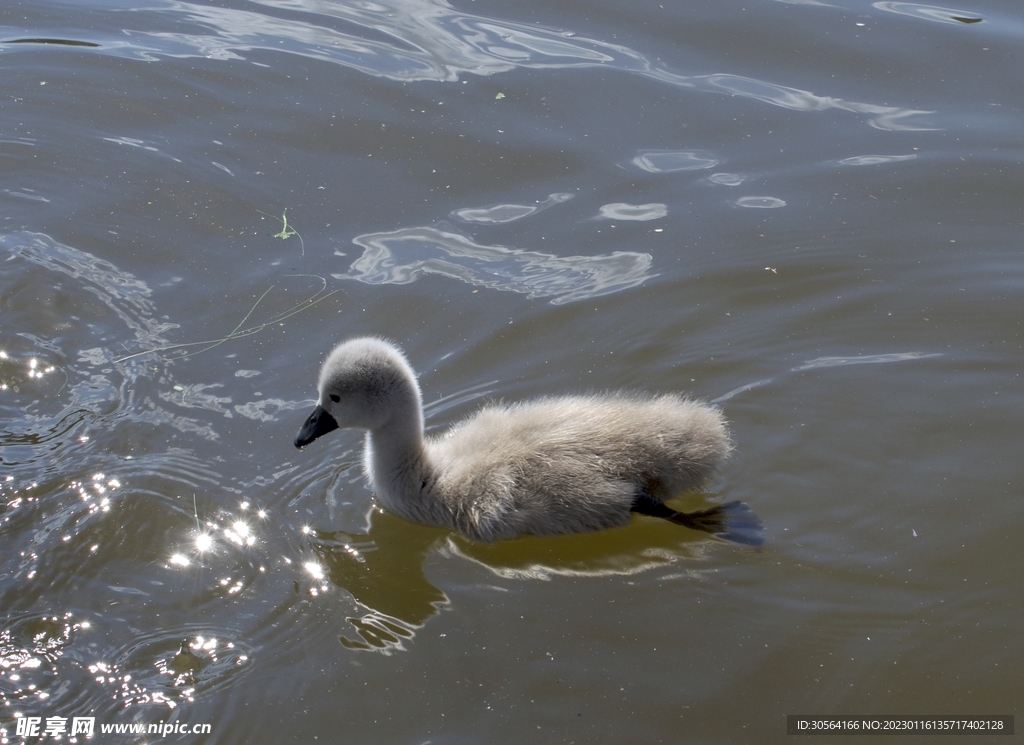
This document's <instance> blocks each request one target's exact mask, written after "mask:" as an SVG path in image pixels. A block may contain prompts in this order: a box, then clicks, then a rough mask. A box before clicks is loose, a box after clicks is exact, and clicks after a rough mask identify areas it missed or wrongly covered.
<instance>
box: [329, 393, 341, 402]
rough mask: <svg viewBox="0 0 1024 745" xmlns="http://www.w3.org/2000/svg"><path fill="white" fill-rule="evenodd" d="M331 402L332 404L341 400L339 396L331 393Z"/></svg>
mask: <svg viewBox="0 0 1024 745" xmlns="http://www.w3.org/2000/svg"><path fill="white" fill-rule="evenodd" d="M331 400H332V401H333V402H334V403H338V402H339V401H340V400H341V396H339V395H338V394H337V393H332V394H331Z"/></svg>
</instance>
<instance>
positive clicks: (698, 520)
mask: <svg viewBox="0 0 1024 745" xmlns="http://www.w3.org/2000/svg"><path fill="white" fill-rule="evenodd" d="M668 519H669V520H671V521H672V522H674V523H678V524H679V525H685V526H686V527H688V528H693V529H694V530H703V531H704V532H705V533H710V534H711V535H713V536H715V537H716V538H722V539H724V540H726V541H732V542H733V543H742V544H745V545H747V546H760V545H761V544H762V543H764V527H763V526H762V525H761V519H760V518H759V517H758V516H757V515H755V514H754V511H753V510H752V509H750V508H749V507H747V505H745V504H743V502H738V501H737V502H726V503H725V504H720V505H718V506H717V507H712V508H710V509H707V510H697V511H696V512H676V513H675V514H674V515H672V516H671V517H669V518H668Z"/></svg>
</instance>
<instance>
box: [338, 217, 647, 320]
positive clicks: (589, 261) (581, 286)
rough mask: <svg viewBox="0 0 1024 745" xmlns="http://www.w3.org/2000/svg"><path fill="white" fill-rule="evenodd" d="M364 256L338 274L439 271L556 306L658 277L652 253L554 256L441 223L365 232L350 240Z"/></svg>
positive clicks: (388, 277) (399, 279)
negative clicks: (485, 241)
mask: <svg viewBox="0 0 1024 745" xmlns="http://www.w3.org/2000/svg"><path fill="white" fill-rule="evenodd" d="M352 242H353V243H355V244H356V245H357V246H360V247H361V248H362V249H363V255H362V256H360V257H359V258H358V259H356V260H355V261H354V262H352V266H351V267H350V268H349V270H348V271H347V272H345V273H343V274H334V275H332V276H334V277H335V278H336V279H355V280H358V281H360V282H365V283H367V284H371V285H379V284H395V285H404V284H409V283H410V282H415V281H416V280H417V279H419V278H420V277H422V276H424V275H427V274H439V275H441V276H444V277H449V278H451V279H457V280H460V281H462V282H466V283H468V284H471V285H478V286H480V287H489V288H492V289H496V290H506V291H510V292H520V293H523V294H524V295H526V296H528V297H531V298H538V297H549V298H551V302H552V303H553V304H555V305H558V304H561V303H569V302H573V301H574V300H584V299H587V298H593V297H598V296H600V295H608V294H610V293H612V292H619V291H620V290H625V289H628V288H630V287H636V286H637V285H639V284H642V283H643V282H644V281H645V280H647V279H650V278H651V277H654V276H656V275H655V274H653V273H652V272H651V255H650V254H645V253H636V252H633V251H614V252H612V253H610V254H600V255H598V256H555V255H554V254H547V253H541V252H539V251H527V250H524V249H521V248H506V247H505V246H487V245H482V244H480V243H476V242H475V241H473V240H471V239H470V238H467V237H466V236H463V235H460V234H458V233H454V232H450V231H447V230H441V229H439V228H432V227H421V228H405V229H403V230H395V231H392V232H387V233H366V234H364V235H360V236H357V237H356V238H354V239H353V241H352Z"/></svg>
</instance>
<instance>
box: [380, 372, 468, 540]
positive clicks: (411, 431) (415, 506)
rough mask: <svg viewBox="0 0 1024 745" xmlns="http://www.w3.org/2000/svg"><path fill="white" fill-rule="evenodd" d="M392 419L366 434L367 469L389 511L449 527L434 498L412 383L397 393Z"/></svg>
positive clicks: (408, 517)
mask: <svg viewBox="0 0 1024 745" xmlns="http://www.w3.org/2000/svg"><path fill="white" fill-rule="evenodd" d="M393 395H394V399H393V401H392V402H391V404H392V405H391V407H390V408H391V416H390V417H388V419H387V421H386V422H384V424H382V425H380V426H378V427H377V428H375V429H371V430H368V431H367V433H366V451H365V453H364V468H365V469H366V474H367V476H368V477H369V479H370V482H371V483H372V484H373V489H374V491H375V492H376V493H377V496H378V497H379V498H380V500H381V502H382V503H383V504H384V506H385V507H386V508H388V509H389V510H391V511H393V512H395V513H397V514H399V515H401V516H402V517H405V518H406V519H411V520H414V521H418V522H426V523H434V524H438V525H445V524H447V522H448V521H447V520H445V519H444V518H443V517H442V516H441V514H440V513H441V512H443V510H442V509H441V505H440V504H439V503H438V502H437V501H436V500H434V499H432V497H431V493H432V491H433V489H432V487H433V484H434V474H433V469H432V468H431V465H430V463H429V460H428V458H427V451H426V447H425V445H424V442H423V409H422V405H421V402H420V396H419V390H418V389H417V388H416V386H415V384H414V383H413V384H412V385H410V386H409V387H408V388H404V389H403V390H400V391H395V392H394V394H393Z"/></svg>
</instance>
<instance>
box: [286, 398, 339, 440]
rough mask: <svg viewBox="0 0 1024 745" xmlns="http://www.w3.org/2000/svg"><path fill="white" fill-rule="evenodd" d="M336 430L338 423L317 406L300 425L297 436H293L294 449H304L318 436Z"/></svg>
mask: <svg viewBox="0 0 1024 745" xmlns="http://www.w3.org/2000/svg"><path fill="white" fill-rule="evenodd" d="M337 428H338V422H336V421H335V419H334V417H333V416H331V415H330V414H328V413H327V412H326V411H324V409H323V407H321V406H317V407H316V408H315V409H313V413H312V414H310V415H309V419H307V420H306V423H305V424H303V425H302V429H300V430H299V434H297V435H295V447H297V448H301V447H305V446H306V445H308V444H309V443H311V442H313V440H315V439H316V438H318V437H319V436H320V435H326V434H327V433H328V432H330V431H332V430H335V429H337Z"/></svg>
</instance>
